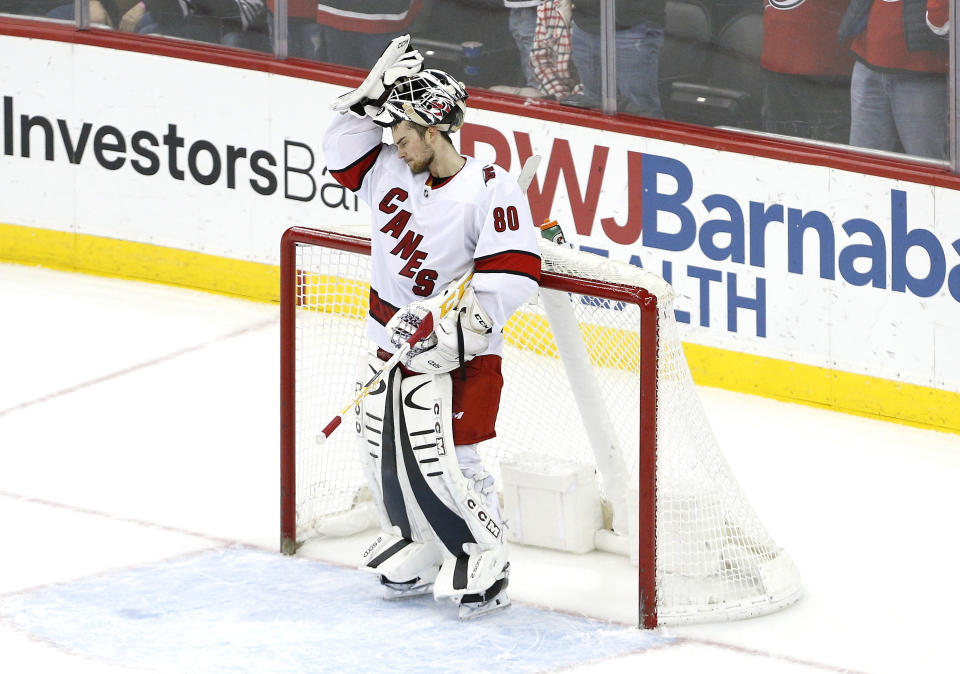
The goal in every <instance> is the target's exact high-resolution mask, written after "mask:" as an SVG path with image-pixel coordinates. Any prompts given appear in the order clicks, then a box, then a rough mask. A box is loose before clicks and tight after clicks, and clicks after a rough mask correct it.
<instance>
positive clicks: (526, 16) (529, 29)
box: [510, 7, 539, 88]
mask: <svg viewBox="0 0 960 674" xmlns="http://www.w3.org/2000/svg"><path fill="white" fill-rule="evenodd" d="M536 30H537V8H536V7H518V8H517V9H511V10H510V34H511V35H513V41H514V42H516V43H517V51H518V52H520V68H521V69H522V71H523V82H524V84H525V85H526V86H528V87H534V88H536V87H538V86H539V84H538V83H537V77H536V75H534V74H533V66H532V65H530V50H531V49H533V34H534V32H536Z"/></svg>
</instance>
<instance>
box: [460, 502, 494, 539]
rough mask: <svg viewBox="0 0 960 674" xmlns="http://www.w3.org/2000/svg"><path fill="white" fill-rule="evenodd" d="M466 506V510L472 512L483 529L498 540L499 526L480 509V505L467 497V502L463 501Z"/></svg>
mask: <svg viewBox="0 0 960 674" xmlns="http://www.w3.org/2000/svg"><path fill="white" fill-rule="evenodd" d="M464 503H466V504H467V508H468V509H469V510H470V512H472V513H473V514H474V515H475V516H476V518H477V519H478V520H480V523H481V524H482V525H483V527H484V528H485V529H486V530H487V531H489V532H490V533H491V534H493V535H494V536H495V537H496V538H500V526H499V525H498V524H497V523H496V522H494V521H493V518H492V517H490V516H489V515H488V514H487V512H486V511H485V510H484V509H483V508H481V507H480V504H479V503H477V500H476V499H474V498H472V497H469V496H468V497H467V500H466V501H464Z"/></svg>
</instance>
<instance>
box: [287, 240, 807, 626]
mask: <svg viewBox="0 0 960 674" xmlns="http://www.w3.org/2000/svg"><path fill="white" fill-rule="evenodd" d="M340 231H341V232H347V233H350V234H352V235H358V236H362V232H363V231H364V229H359V230H358V229H353V228H350V229H344V230H340ZM296 250H297V252H296V263H295V264H296V269H297V280H298V283H297V293H296V297H297V308H296V311H295V313H296V339H295V343H296V367H295V369H296V424H295V426H296V449H295V451H296V525H297V540H303V539H305V538H308V537H310V536H316V535H341V534H344V533H349V532H353V531H357V530H362V529H364V528H366V527H369V526H373V525H374V524H375V522H376V520H375V517H374V515H373V509H372V507H371V504H370V503H369V499H368V497H367V495H366V494H367V492H366V486H365V483H364V478H363V471H362V469H361V466H360V462H359V451H361V450H359V449H358V448H357V444H356V443H357V436H356V434H355V432H354V430H353V429H352V428H349V427H345V428H341V429H340V430H338V431H337V432H336V433H334V434H333V435H332V436H331V437H330V439H329V440H327V442H326V443H325V444H324V445H322V446H321V445H320V444H318V443H317V441H316V436H317V435H318V433H319V432H320V430H321V429H322V428H323V426H324V425H325V424H326V423H327V422H328V421H329V420H330V418H331V417H332V416H333V414H335V413H336V412H337V411H339V410H340V408H341V407H342V406H343V405H344V404H345V403H346V401H347V400H348V398H349V394H350V392H351V391H353V390H354V386H355V381H356V374H357V369H358V363H359V362H360V360H361V357H362V355H363V354H364V353H365V352H366V350H367V348H368V345H367V342H366V340H365V338H364V336H363V331H364V317H365V315H366V310H367V299H368V265H369V260H368V258H367V257H366V256H365V255H362V254H357V253H347V252H342V251H339V250H335V249H333V248H329V247H326V246H322V245H297V246H296ZM543 253H544V264H543V269H544V271H545V272H551V273H553V274H563V275H565V276H566V277H570V278H573V279H576V283H578V284H579V286H578V287H580V288H582V292H569V288H564V289H563V290H562V291H558V290H546V289H543V288H542V289H541V291H540V293H539V297H537V298H534V299H533V300H532V302H531V303H529V304H527V305H525V306H524V307H522V308H521V310H519V311H518V312H517V314H515V316H514V317H513V318H512V319H511V321H510V323H509V324H508V325H507V327H506V328H505V329H504V334H505V340H504V342H505V344H504V357H503V377H504V388H503V393H502V396H501V403H500V414H499V417H498V421H497V437H496V438H495V439H493V440H490V441H487V442H484V443H482V445H481V454H482V456H483V459H484V464H485V466H486V468H487V469H488V470H489V471H490V472H491V473H492V474H494V476H496V477H497V478H498V483H499V477H500V470H499V469H500V463H501V462H503V461H511V462H522V463H525V464H530V463H536V462H541V463H546V464H557V463H577V464H590V465H594V466H598V468H599V471H598V472H599V477H600V482H601V492H602V494H603V496H604V498H605V499H606V500H607V501H608V502H610V503H611V504H612V507H613V511H614V518H613V521H614V525H615V527H616V528H617V529H618V531H620V532H623V533H626V531H627V528H628V527H627V526H626V524H625V523H626V522H628V521H629V522H635V521H636V519H637V515H636V507H635V506H636V502H637V500H638V496H637V493H638V492H637V484H638V477H639V464H640V462H639V451H640V450H639V448H640V412H639V410H640V374H639V373H640V353H641V348H640V344H641V340H640V324H641V318H640V315H641V309H640V307H639V306H638V305H637V304H635V303H632V302H626V301H623V300H622V299H619V300H618V299H609V296H610V295H608V296H607V297H604V295H607V293H608V292H609V291H610V290H618V289H619V290H621V291H622V290H623V289H624V288H638V287H639V288H643V289H645V290H646V291H647V292H649V293H651V294H653V295H655V296H656V297H657V303H658V315H659V348H658V353H659V356H658V361H659V363H658V380H657V403H658V404H657V424H656V428H657V441H656V444H657V447H656V452H657V474H656V489H657V503H656V593H657V613H658V618H659V621H660V622H661V623H680V622H691V621H703V620H718V619H731V618H738V617H745V616H750V615H758V614H762V613H768V612H770V611H772V610H776V609H777V608H780V607H782V606H786V605H788V604H790V603H792V602H793V601H796V599H797V598H799V596H800V593H801V589H800V582H799V577H798V574H797V572H796V569H795V568H794V566H793V563H792V561H791V560H790V558H789V557H788V556H787V554H786V553H785V552H784V551H783V550H782V549H781V548H779V547H778V546H777V545H776V544H775V543H774V541H773V540H772V539H771V537H770V536H769V535H768V534H767V532H766V530H765V529H764V527H763V525H762V524H761V522H760V521H759V519H758V518H757V516H756V515H755V513H754V512H753V509H752V508H751V506H750V505H749V503H748V502H747V500H746V498H745V497H744V496H743V494H742V492H741V490H740V488H739V486H738V485H737V483H736V480H735V479H734V478H733V475H732V473H731V472H730V469H729V467H728V466H727V464H726V462H725V460H724V458H723V456H722V454H721V452H720V450H719V447H718V446H717V443H716V441H715V439H714V437H713V434H712V432H711V430H710V426H709V423H708V421H707V418H706V415H705V413H704V411H703V408H702V405H701V403H700V399H699V397H698V395H697V392H696V389H695V387H694V384H693V380H692V378H691V376H690V371H689V368H688V366H687V363H686V359H685V358H684V356H683V351H682V348H681V344H680V340H679V335H678V332H677V325H676V322H675V320H674V319H673V293H672V290H671V289H670V287H669V285H668V284H666V283H665V282H664V281H663V280H662V279H660V278H659V277H657V276H655V275H652V274H649V273H647V272H645V271H643V270H641V269H638V268H636V267H633V266H631V265H628V264H625V263H618V262H613V261H610V260H607V259H606V258H601V257H598V256H595V255H590V254H587V253H582V252H577V251H573V250H569V249H565V248H560V247H557V246H553V245H549V244H547V245H546V247H545V249H544V251H543ZM614 296H616V295H614ZM620 297H621V298H622V293H621V295H620ZM548 314H549V315H548ZM558 343H559V347H558ZM558 353H559V354H562V358H560V357H558ZM352 423H353V417H352V415H350V414H347V415H345V418H344V424H345V425H351V424H352ZM604 448H607V449H604ZM609 448H613V449H612V450H610V449H609ZM633 533H634V536H638V533H637V532H636V531H634V532H633ZM648 533H649V532H640V533H639V541H640V542H639V544H635V545H640V546H642V545H644V541H649V540H650V538H649V536H647V534H648Z"/></svg>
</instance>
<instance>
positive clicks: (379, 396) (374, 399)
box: [353, 354, 396, 531]
mask: <svg viewBox="0 0 960 674" xmlns="http://www.w3.org/2000/svg"><path fill="white" fill-rule="evenodd" d="M384 363H385V361H382V360H380V359H379V358H377V356H376V355H375V354H369V355H368V356H367V357H366V358H365V359H364V361H363V362H362V363H361V365H360V370H359V371H358V373H357V380H356V390H358V391H359V390H360V389H361V388H363V386H364V385H365V384H366V383H367V382H368V381H369V380H370V377H372V376H373V375H374V374H375V373H376V372H377V371H378V370H379V369H380V368H381V367H383V365H384ZM389 376H390V373H388V372H385V373H384V375H383V377H382V378H381V379H380V382H379V383H378V384H377V386H375V387H374V388H373V389H372V390H371V391H370V393H368V394H367V396H366V397H365V398H363V399H362V400H361V401H360V402H359V403H358V404H357V405H356V406H355V407H354V408H353V411H354V415H355V418H354V429H355V430H356V432H357V435H358V436H360V441H359V442H360V463H361V464H362V465H363V472H364V475H365V476H366V478H367V485H368V486H369V487H370V496H371V498H372V500H373V503H374V505H375V506H376V508H377V514H378V515H379V517H380V526H381V528H382V529H383V530H384V531H388V530H390V529H391V527H392V526H393V525H392V524H391V522H390V517H389V516H388V515H387V511H386V509H385V508H384V505H383V484H382V483H381V463H380V462H381V452H382V446H383V420H384V418H385V417H386V410H387V403H388V402H391V403H392V402H393V401H388V399H387V378H388V377H389ZM394 397H396V394H394Z"/></svg>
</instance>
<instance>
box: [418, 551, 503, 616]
mask: <svg viewBox="0 0 960 674" xmlns="http://www.w3.org/2000/svg"><path fill="white" fill-rule="evenodd" d="M467 547H468V548H469V551H468V552H467V553H466V554H463V555H460V556H458V557H453V558H448V559H446V560H444V562H443V566H441V567H440V573H439V574H438V575H437V579H436V580H435V581H434V585H433V596H434V597H435V598H436V599H443V598H449V599H453V600H455V601H461V600H463V599H464V597H467V596H470V595H479V596H478V597H476V598H475V601H476V602H477V603H480V598H481V597H482V596H483V595H484V593H485V592H486V591H487V590H488V589H490V588H491V587H493V586H494V585H495V584H496V583H497V582H498V581H505V580H506V577H507V573H508V567H509V563H508V562H507V549H506V548H505V547H504V546H502V545H501V546H499V547H495V548H487V549H483V548H481V547H480V546H467ZM503 585H504V586H505V582H504V583H503Z"/></svg>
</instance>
